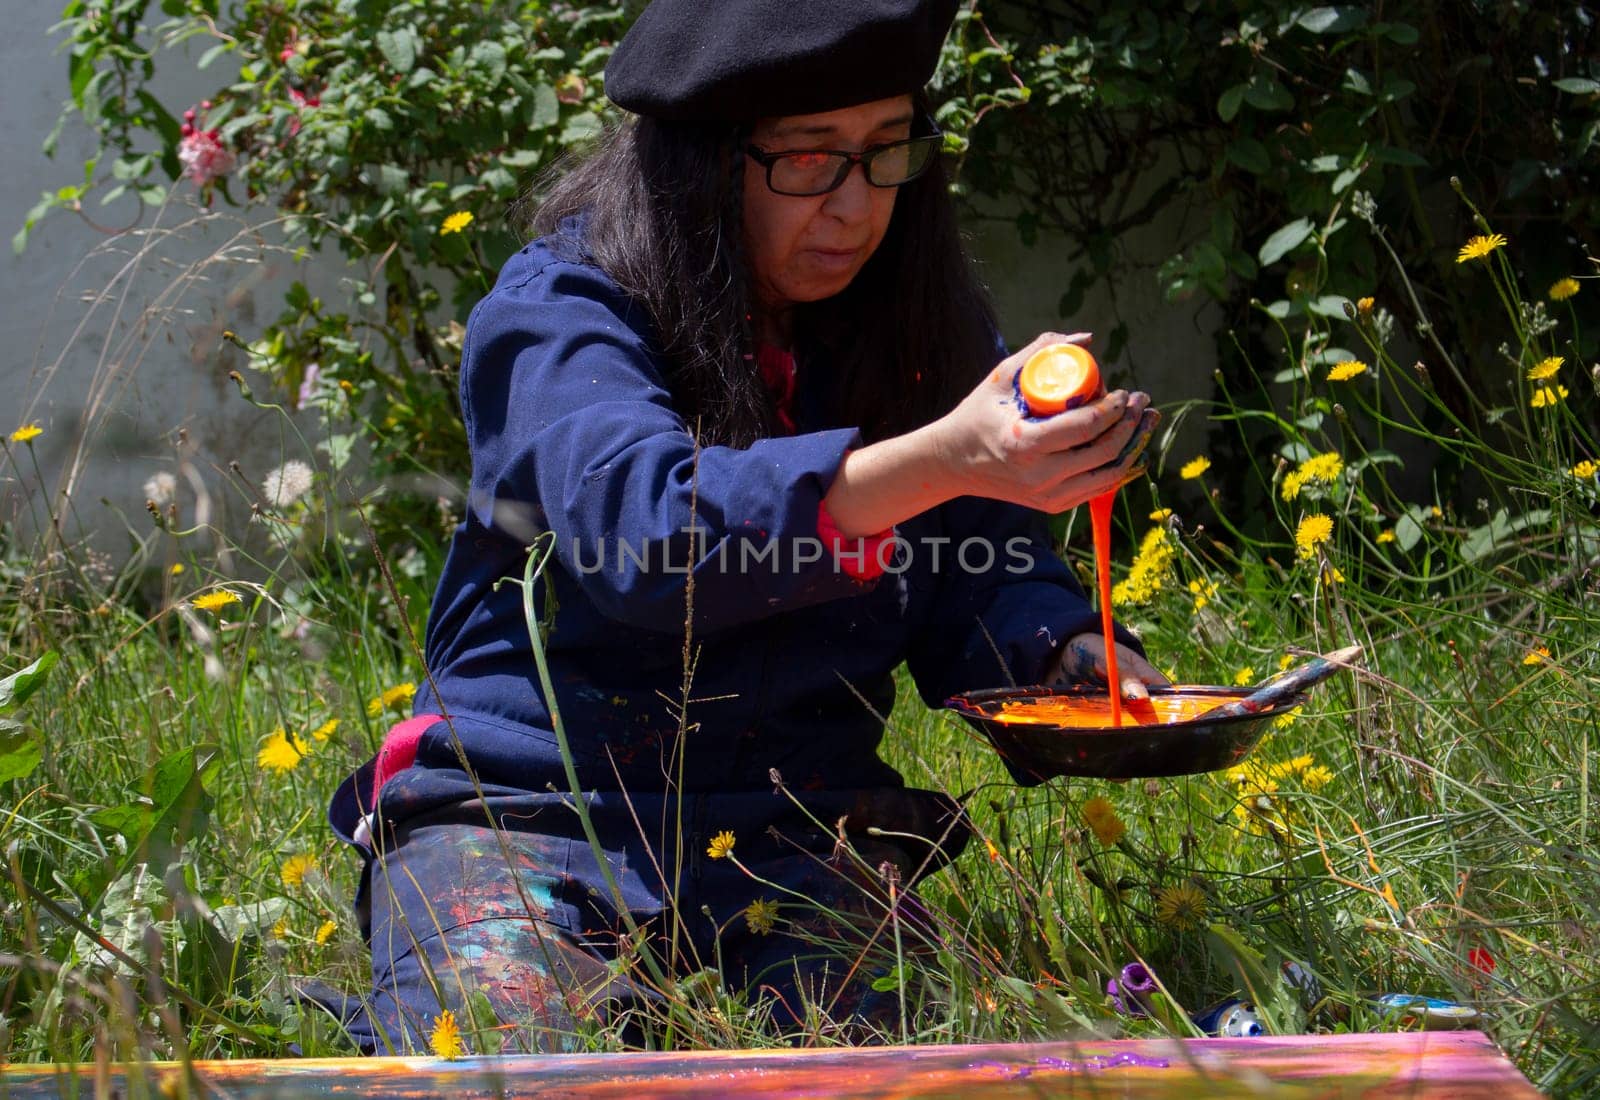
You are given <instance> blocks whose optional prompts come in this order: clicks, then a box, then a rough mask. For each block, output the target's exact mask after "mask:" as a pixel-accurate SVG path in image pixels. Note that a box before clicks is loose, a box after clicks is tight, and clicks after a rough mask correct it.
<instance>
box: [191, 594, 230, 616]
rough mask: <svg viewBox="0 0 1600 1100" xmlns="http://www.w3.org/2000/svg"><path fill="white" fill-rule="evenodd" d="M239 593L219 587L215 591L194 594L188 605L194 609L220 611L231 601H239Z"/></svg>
mask: <svg viewBox="0 0 1600 1100" xmlns="http://www.w3.org/2000/svg"><path fill="white" fill-rule="evenodd" d="M240 602H241V601H240V599H239V593H237V592H234V591H232V590H231V589H227V588H219V589H217V590H216V591H215V592H207V593H206V594H205V595H204V596H196V597H195V598H194V599H192V600H190V601H189V606H190V607H192V608H194V609H195V610H196V611H211V612H216V611H221V610H222V609H223V608H224V607H227V606H228V605H229V604H231V603H240Z"/></svg>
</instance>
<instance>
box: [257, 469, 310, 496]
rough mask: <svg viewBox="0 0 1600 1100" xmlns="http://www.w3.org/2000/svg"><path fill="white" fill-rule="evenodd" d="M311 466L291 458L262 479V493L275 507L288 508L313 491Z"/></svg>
mask: <svg viewBox="0 0 1600 1100" xmlns="http://www.w3.org/2000/svg"><path fill="white" fill-rule="evenodd" d="M311 479H312V473H311V467H310V466H307V465H306V464H305V463H304V462H301V461H300V460H299V459H290V460H289V461H288V462H285V463H284V464H283V465H282V466H279V467H278V468H277V469H275V470H272V471H270V472H268V474H267V476H266V477H264V478H262V479H261V495H262V496H264V497H266V498H267V503H268V504H271V505H272V506H273V507H274V508H287V507H288V506H289V505H291V504H293V503H294V502H295V501H297V500H299V499H300V498H301V497H303V496H305V495H306V493H308V492H310V491H311Z"/></svg>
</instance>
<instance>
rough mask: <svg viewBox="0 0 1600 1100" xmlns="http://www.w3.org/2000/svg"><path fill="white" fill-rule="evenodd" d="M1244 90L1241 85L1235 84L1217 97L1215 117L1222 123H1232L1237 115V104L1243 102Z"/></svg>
mask: <svg viewBox="0 0 1600 1100" xmlns="http://www.w3.org/2000/svg"><path fill="white" fill-rule="evenodd" d="M1244 88H1245V86H1244V85H1243V84H1235V85H1234V86H1233V87H1231V88H1229V89H1228V90H1227V91H1225V92H1223V93H1222V94H1221V95H1220V96H1218V97H1217V117H1218V118H1220V119H1222V121H1223V122H1232V121H1233V117H1234V116H1235V115H1237V114H1238V113H1239V104H1241V103H1243V102H1244Z"/></svg>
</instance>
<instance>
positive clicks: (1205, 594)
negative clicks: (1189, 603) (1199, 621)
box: [1189, 580, 1217, 611]
mask: <svg viewBox="0 0 1600 1100" xmlns="http://www.w3.org/2000/svg"><path fill="white" fill-rule="evenodd" d="M1189 594H1190V595H1191V596H1193V597H1194V609H1195V610H1196V611H1199V610H1200V609H1201V608H1203V607H1205V606H1206V604H1208V603H1210V602H1211V598H1212V597H1213V596H1215V595H1216V594H1217V586H1216V585H1215V584H1213V583H1212V582H1211V581H1206V580H1192V581H1190V582H1189Z"/></svg>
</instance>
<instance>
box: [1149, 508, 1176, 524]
mask: <svg viewBox="0 0 1600 1100" xmlns="http://www.w3.org/2000/svg"><path fill="white" fill-rule="evenodd" d="M1171 518H1172V509H1171V508H1157V509H1156V510H1155V511H1154V512H1151V513H1150V522H1151V523H1165V522H1167V520H1169V519H1171Z"/></svg>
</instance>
